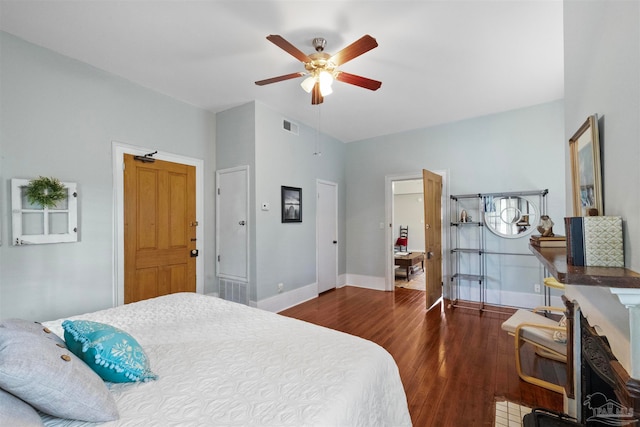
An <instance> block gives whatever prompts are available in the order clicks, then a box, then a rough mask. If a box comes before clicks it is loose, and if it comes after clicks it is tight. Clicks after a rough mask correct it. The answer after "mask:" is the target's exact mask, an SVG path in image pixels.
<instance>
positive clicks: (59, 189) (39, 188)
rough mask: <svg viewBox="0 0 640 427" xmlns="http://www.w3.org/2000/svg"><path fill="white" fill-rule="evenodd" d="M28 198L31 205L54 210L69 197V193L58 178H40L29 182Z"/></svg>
mask: <svg viewBox="0 0 640 427" xmlns="http://www.w3.org/2000/svg"><path fill="white" fill-rule="evenodd" d="M26 196H27V199H28V200H29V202H30V203H33V204H39V205H41V206H42V207H46V208H53V207H55V206H56V205H57V204H58V202H59V201H61V200H64V199H66V198H67V197H68V192H67V188H66V187H65V186H64V184H62V183H61V182H60V180H59V179H58V178H48V177H44V176H40V177H38V178H36V179H32V180H31V181H29V185H28V186H27V188H26Z"/></svg>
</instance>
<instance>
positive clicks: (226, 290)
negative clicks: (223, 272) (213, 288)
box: [220, 279, 249, 305]
mask: <svg viewBox="0 0 640 427" xmlns="http://www.w3.org/2000/svg"><path fill="white" fill-rule="evenodd" d="M220 298H222V299H226V300H227V301H233V302H238V303H240V304H245V305H249V294H248V292H247V283H245V282H236V281H235V280H228V279H220Z"/></svg>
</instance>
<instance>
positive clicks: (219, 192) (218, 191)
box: [218, 188, 220, 196]
mask: <svg viewBox="0 0 640 427" xmlns="http://www.w3.org/2000/svg"><path fill="white" fill-rule="evenodd" d="M219 195H220V189H219V188H218V196H219Z"/></svg>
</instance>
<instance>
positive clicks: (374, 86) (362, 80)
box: [336, 71, 382, 90]
mask: <svg viewBox="0 0 640 427" xmlns="http://www.w3.org/2000/svg"><path fill="white" fill-rule="evenodd" d="M336 80H338V81H339V82H343V83H349V84H351V85H356V86H360V87H363V88H365V89H369V90H378V89H380V86H382V82H379V81H378V80H372V79H368V78H366V77H362V76H356V75H355V74H350V73H345V72H344V71H340V72H339V73H338V75H337V76H336Z"/></svg>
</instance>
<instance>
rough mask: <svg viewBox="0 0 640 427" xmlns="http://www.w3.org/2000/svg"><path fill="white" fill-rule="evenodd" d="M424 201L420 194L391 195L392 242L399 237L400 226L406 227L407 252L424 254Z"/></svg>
mask: <svg viewBox="0 0 640 427" xmlns="http://www.w3.org/2000/svg"><path fill="white" fill-rule="evenodd" d="M423 224H424V200H423V197H422V193H409V194H394V195H393V242H394V243H395V241H396V240H397V239H398V237H399V236H400V226H401V225H402V226H407V227H409V229H408V239H409V240H408V241H407V243H408V245H407V250H409V251H413V252H424V225H423Z"/></svg>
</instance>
